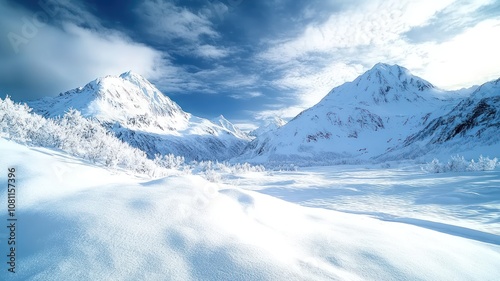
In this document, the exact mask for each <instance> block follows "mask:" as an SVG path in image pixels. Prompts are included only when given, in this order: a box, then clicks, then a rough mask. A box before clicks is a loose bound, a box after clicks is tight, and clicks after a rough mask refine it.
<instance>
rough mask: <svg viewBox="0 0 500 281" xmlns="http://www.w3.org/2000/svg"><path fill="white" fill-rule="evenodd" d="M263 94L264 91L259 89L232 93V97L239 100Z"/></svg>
mask: <svg viewBox="0 0 500 281" xmlns="http://www.w3.org/2000/svg"><path fill="white" fill-rule="evenodd" d="M261 96H262V93H261V92H257V91H249V92H242V93H237V94H232V95H230V97H232V98H233V99H238V100H244V99H251V98H257V97H261Z"/></svg>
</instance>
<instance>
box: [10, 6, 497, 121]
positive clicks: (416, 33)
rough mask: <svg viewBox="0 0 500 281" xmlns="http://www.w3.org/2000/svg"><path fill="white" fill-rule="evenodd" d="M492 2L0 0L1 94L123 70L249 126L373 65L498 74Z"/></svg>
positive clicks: (26, 95)
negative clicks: (382, 64)
mask: <svg viewBox="0 0 500 281" xmlns="http://www.w3.org/2000/svg"><path fill="white" fill-rule="evenodd" d="M104 2H105V3H106V4H103V3H104ZM499 2H500V1H496V0H468V1H461V0H309V1H297V0H184V1H180V0H177V1H175V0H172V1H168V0H165V1H156V0H145V1H132V0H122V1H117V0H111V1H97V0H96V1H67V0H41V1H7V0H0V34H1V39H0V95H1V96H2V97H4V96H5V95H7V94H8V95H10V96H12V98H13V99H14V100H17V101H23V100H29V99H35V98H39V97H42V96H54V95H57V94H58V93H60V92H63V91H66V90H69V89H72V88H75V87H78V86H83V85H84V84H86V83H87V82H89V81H91V80H93V79H95V78H97V77H100V76H105V75H119V74H121V73H123V72H125V71H128V70H132V71H135V72H137V73H139V74H141V75H143V76H145V77H146V78H148V79H149V80H150V81H152V82H153V83H154V84H155V85H156V86H157V87H158V88H159V89H160V90H162V91H163V92H164V93H165V94H166V95H168V96H169V97H170V98H172V99H173V100H174V101H176V102H177V103H178V104H180V105H181V107H182V108H183V109H184V110H185V111H188V112H191V113H193V114H195V115H198V116H202V117H206V118H212V117H215V116H218V115H219V114H223V115H225V116H226V117H227V118H228V119H230V120H232V121H234V122H235V123H239V124H241V125H243V126H245V127H246V128H249V127H251V124H257V123H258V120H262V119H263V118H267V117H270V116H280V117H283V118H285V119H286V118H290V117H293V116H295V115H296V114H297V113H299V112H300V111H301V110H303V109H305V108H307V107H310V106H312V105H314V104H315V103H317V102H318V101H319V100H320V99H321V98H322V97H324V96H325V95H326V94H327V93H328V91H329V90H330V89H331V88H333V87H335V86H338V85H340V84H342V83H344V82H346V81H351V80H353V79H354V78H356V77H357V76H358V75H359V74H361V73H363V72H364V71H366V70H368V69H369V68H371V67H372V66H373V65H374V64H375V63H377V62H385V63H390V64H399V65H402V66H405V67H406V68H408V69H410V71H412V72H413V73H414V74H416V75H418V76H421V77H422V78H425V79H427V80H428V81H430V82H431V83H433V84H435V85H436V86H439V87H441V88H444V89H459V88H462V87H469V86H472V85H474V84H480V83H484V82H486V81H489V80H492V79H495V78H498V77H500V51H498V50H500V35H499V34H500V3H499Z"/></svg>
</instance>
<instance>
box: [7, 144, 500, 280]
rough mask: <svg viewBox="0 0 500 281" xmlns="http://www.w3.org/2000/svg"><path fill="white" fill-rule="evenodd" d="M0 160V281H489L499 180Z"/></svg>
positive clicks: (11, 153)
mask: <svg viewBox="0 0 500 281" xmlns="http://www.w3.org/2000/svg"><path fill="white" fill-rule="evenodd" d="M0 152H1V155H2V158H1V159H0V169H1V170H2V171H4V173H1V174H0V181H1V182H3V183H6V182H7V178H6V177H7V173H6V172H5V171H7V168H8V167H15V168H16V176H17V179H18V187H17V190H18V193H17V201H16V202H17V206H18V210H17V212H18V218H19V219H18V221H17V224H18V230H17V231H18V232H17V241H18V246H17V267H16V273H15V274H12V273H9V272H7V269H6V265H5V262H2V264H3V266H2V270H1V273H0V280H499V278H500V246H499V244H500V241H499V236H498V234H499V228H498V223H499V217H498V214H499V210H498V209H499V207H498V206H499V202H498V198H499V194H500V192H499V189H498V186H499V184H500V173H499V171H492V172H482V173H467V174H454V175H434V174H423V173H422V172H420V171H418V170H414V169H413V170H412V169H388V170H383V169H375V168H372V169H353V168H352V167H351V168H342V167H322V168H311V169H310V170H304V171H301V172H272V173H270V172H267V173H247V174H241V175H237V176H234V175H233V176H232V177H227V176H226V178H225V181H224V182H225V183H218V184H216V183H211V182H208V181H206V180H204V179H203V178H201V177H199V176H196V175H185V174H181V173H178V172H177V173H175V172H173V174H172V175H171V176H169V177H166V178H160V179H148V178H141V177H138V176H131V175H128V174H126V173H124V172H120V171H109V170H106V169H104V168H101V167H96V166H92V165H91V164H88V163H86V162H82V161H80V160H78V159H75V158H72V157H68V156H67V155H65V154H61V153H59V152H55V151H53V150H48V149H43V148H28V147H25V146H22V145H19V144H15V143H13V142H10V141H7V140H4V139H0ZM236 184H237V185H238V186H239V187H238V186H236ZM5 188H6V187H5V185H2V192H1V201H2V202H4V205H3V206H5V208H6V204H5V202H6V196H7V195H6V194H7V192H6V190H5ZM250 189H255V190H258V192H257V191H252V190H250ZM266 193H267V194H266ZM270 195H273V196H270ZM276 197H281V198H283V199H285V200H281V199H279V198H276ZM384 198H387V200H384ZM286 201H289V202H286ZM296 203H299V204H296ZM301 205H309V206H313V207H315V208H310V207H306V206H301ZM465 205H466V206H470V208H469V209H467V208H461V207H463V206H465ZM335 209H336V210H343V211H347V212H339V211H336V210H335ZM462 209H463V210H462ZM441 210H443V212H442V213H441ZM353 213H356V214H353ZM1 214H2V217H1V219H2V221H4V222H5V221H6V210H5V212H4V211H2V212H1ZM431 216H432V217H433V219H432V220H431V219H430V217H431ZM4 231H5V230H2V234H3V235H2V237H4V238H5V237H6V235H5V232H4ZM1 245H2V247H0V249H1V250H2V252H4V253H5V251H7V249H6V243H5V241H2V244H1ZM2 256H3V257H4V259H5V255H2Z"/></svg>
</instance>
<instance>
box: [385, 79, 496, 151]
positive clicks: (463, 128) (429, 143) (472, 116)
mask: <svg viewBox="0 0 500 281" xmlns="http://www.w3.org/2000/svg"><path fill="white" fill-rule="evenodd" d="M499 110H500V79H497V80H495V81H492V82H488V83H485V84H483V85H482V86H480V87H478V88H477V89H476V90H475V91H474V92H473V93H472V95H471V96H470V97H468V98H465V99H464V100H462V101H461V102H460V103H459V104H458V105H457V106H456V107H454V108H453V109H451V110H450V111H449V112H447V113H446V114H444V115H443V116H439V117H437V118H435V119H433V120H431V121H430V122H429V123H428V124H427V126H426V127H425V128H423V129H422V130H421V131H419V132H416V133H415V134H412V135H411V136H409V137H408V138H407V139H406V140H405V142H404V143H403V144H402V148H400V147H397V148H394V149H393V151H391V152H390V153H388V154H387V155H383V156H382V157H381V158H385V159H390V158H401V157H405V158H414V157H417V156H422V155H425V154H433V155H436V154H439V153H443V152H446V153H448V154H449V153H460V154H464V153H467V152H470V151H474V153H475V154H476V155H479V154H484V155H489V156H492V157H493V156H500V153H499V149H498V148H500V135H499V134H498V132H499V130H500V112H499Z"/></svg>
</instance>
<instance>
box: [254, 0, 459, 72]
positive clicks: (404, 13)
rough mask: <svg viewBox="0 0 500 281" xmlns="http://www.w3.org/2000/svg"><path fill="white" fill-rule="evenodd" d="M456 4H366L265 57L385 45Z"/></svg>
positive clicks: (433, 0) (431, 0) (446, 0)
mask: <svg viewBox="0 0 500 281" xmlns="http://www.w3.org/2000/svg"><path fill="white" fill-rule="evenodd" d="M453 1H454V0H440V1H437V0H421V1H411V0H406V1H399V0H392V1H365V2H363V3H361V4H360V5H359V6H356V7H355V8H351V9H349V10H344V11H341V12H339V13H334V14H332V15H331V16H330V17H329V18H328V20H326V21H325V22H323V23H321V24H316V23H311V24H309V25H308V26H307V27H305V29H304V31H303V32H302V33H301V34H300V35H299V36H298V37H296V38H292V39H289V40H286V41H285V42H282V43H279V44H277V45H275V46H272V47H271V48H269V49H268V50H267V51H266V52H264V53H263V54H261V57H262V58H264V59H267V60H271V61H277V62H286V61H289V60H290V59H295V58H297V57H301V56H304V55H307V54H309V53H314V52H325V53H334V52H337V51H338V50H339V49H343V48H347V49H353V48H357V47H361V46H372V47H373V46H384V45H387V44H390V43H391V42H392V41H394V40H397V39H398V38H399V37H400V35H401V34H402V33H404V32H406V31H408V30H409V29H410V28H411V27H415V26H419V25H422V24H424V23H426V22H427V21H428V20H429V19H430V18H431V17H432V16H433V15H435V14H436V13H437V12H438V11H440V10H442V9H444V8H445V7H447V6H448V5H449V4H451V3H452V2H453Z"/></svg>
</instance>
